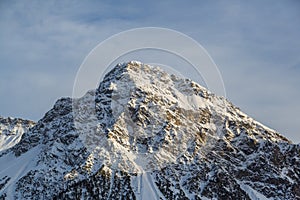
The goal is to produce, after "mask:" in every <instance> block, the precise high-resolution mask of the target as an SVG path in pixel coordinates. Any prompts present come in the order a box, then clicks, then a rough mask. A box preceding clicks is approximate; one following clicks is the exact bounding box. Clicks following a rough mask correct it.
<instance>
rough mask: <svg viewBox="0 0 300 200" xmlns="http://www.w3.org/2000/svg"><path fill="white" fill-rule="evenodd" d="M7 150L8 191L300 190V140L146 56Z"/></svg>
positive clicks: (75, 195)
mask: <svg viewBox="0 0 300 200" xmlns="http://www.w3.org/2000/svg"><path fill="white" fill-rule="evenodd" d="M0 155H1V157H0V163H1V166H0V199H300V159H299V158H300V145H299V144H293V143H292V142H291V141H289V140H288V139H287V138H285V137H283V136H282V135H280V134H279V133H277V132H276V131H274V130H272V129H270V128H267V127H265V126H264V125H262V124H260V123H259V122H257V121H255V120H254V119H252V118H250V117H248V116H247V115H246V114H244V113H243V112H242V111H240V110H239V109H238V108H237V107H235V106H234V105H233V104H232V103H230V102H229V101H228V100H226V99H225V98H223V97H219V96H216V95H214V94H212V93H211V92H209V91H208V90H206V89H205V88H203V87H202V86H200V85H198V84H197V83H195V82H193V81H192V80H189V79H182V78H179V77H176V76H175V75H170V74H168V73H166V72H164V71H163V70H161V69H160V68H158V67H152V66H149V65H145V64H142V63H140V62H136V61H131V62H128V63H123V64H119V65H117V66H116V67H115V68H113V69H112V70H111V71H110V72H109V73H108V74H107V75H106V76H105V77H104V79H103V81H102V82H101V83H100V84H99V87H98V88H96V89H95V90H91V91H88V92H87V93H86V94H85V95H84V96H83V97H81V98H79V99H71V98H62V99H59V100H58V101H57V102H56V103H55V105H54V107H53V108H52V109H51V110H50V111H48V112H47V113H46V114H45V116H44V117H43V118H42V119H41V120H39V121H38V122H37V123H36V125H35V126H33V127H32V128H30V129H29V131H27V132H25V133H24V134H23V136H22V139H21V140H20V141H19V143H17V144H16V145H14V146H13V147H11V148H9V149H6V150H2V151H1V152H0Z"/></svg>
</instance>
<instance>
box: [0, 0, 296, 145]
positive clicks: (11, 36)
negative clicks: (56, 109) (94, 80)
mask: <svg viewBox="0 0 300 200" xmlns="http://www.w3.org/2000/svg"><path fill="white" fill-rule="evenodd" d="M145 26H155V27H164V28H170V29H174V30H177V31H180V32H182V33H184V34H187V35H188V36H190V37H192V38H194V39H195V40H197V41H198V42H199V43H200V44H202V45H203V46H204V47H205V49H206V50H207V51H208V52H209V54H210V55H211V57H212V58H213V60H214V61H215V62H216V64H217V65H218V67H219V70H220V71H221V73H222V77H223V80H224V83H225V87H226V91H227V98H228V99H229V100H231V101H232V102H233V103H234V104H235V105H237V106H238V107H240V108H241V109H242V110H243V111H244V112H246V113H247V114H249V115H250V116H252V117H253V118H255V119H257V120H258V121H260V122H262V123H264V124H266V125H267V126H270V127H272V128H274V129H276V130H278V131H279V132H280V133H282V134H283V135H285V136H287V137H288V138H290V139H292V140H293V141H295V142H297V143H299V142H300V126H299V122H300V115H299V113H300V105H299V99H300V90H299V85H300V78H299V77H300V56H299V53H300V40H299V35H300V1H296V0H295V1H292V0H287V1H279V0H278V1H277V0H272V1H251V2H247V1H209V2H208V1H205V2H204V1H157V2H155V1H151V2H148V3H144V2H141V1H130V2H124V1H47V2H46V1H7V0H2V1H0V27H1V28H0V61H1V65H0V95H1V101H0V115H2V116H12V117H22V118H29V119H33V120H38V119H40V118H41V117H42V116H43V115H44V113H45V112H46V111H47V110H49V109H50V108H51V107H52V106H53V104H54V102H55V101H56V99H58V98H60V97H62V96H71V95H72V87H73V83H74V78H75V76H76V72H77V70H78V68H79V66H80V64H81V63H82V61H83V59H84V58H85V56H86V55H87V54H88V53H89V52H90V51H91V49H92V48H94V47H95V46H96V45H97V44H98V43H99V42H101V41H103V40H105V39H106V38H108V37H110V36H111V35H113V34H116V33H118V32H120V31H124V30H128V29H131V28H137V27H145ZM137 59H138V58H137Z"/></svg>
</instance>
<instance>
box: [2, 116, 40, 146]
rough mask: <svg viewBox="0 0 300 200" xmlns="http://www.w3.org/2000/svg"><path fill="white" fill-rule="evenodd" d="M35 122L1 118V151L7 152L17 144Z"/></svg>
mask: <svg viewBox="0 0 300 200" xmlns="http://www.w3.org/2000/svg"><path fill="white" fill-rule="evenodd" d="M34 125H35V122H33V121H30V120H23V119H19V118H18V119H14V118H10V117H8V118H3V117H1V116H0V151H3V150H6V149H8V148H11V147H13V146H14V145H15V144H17V143H18V142H19V141H20V140H21V137H22V135H23V133H24V132H26V131H27V130H28V129H29V128H31V127H32V126H34Z"/></svg>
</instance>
